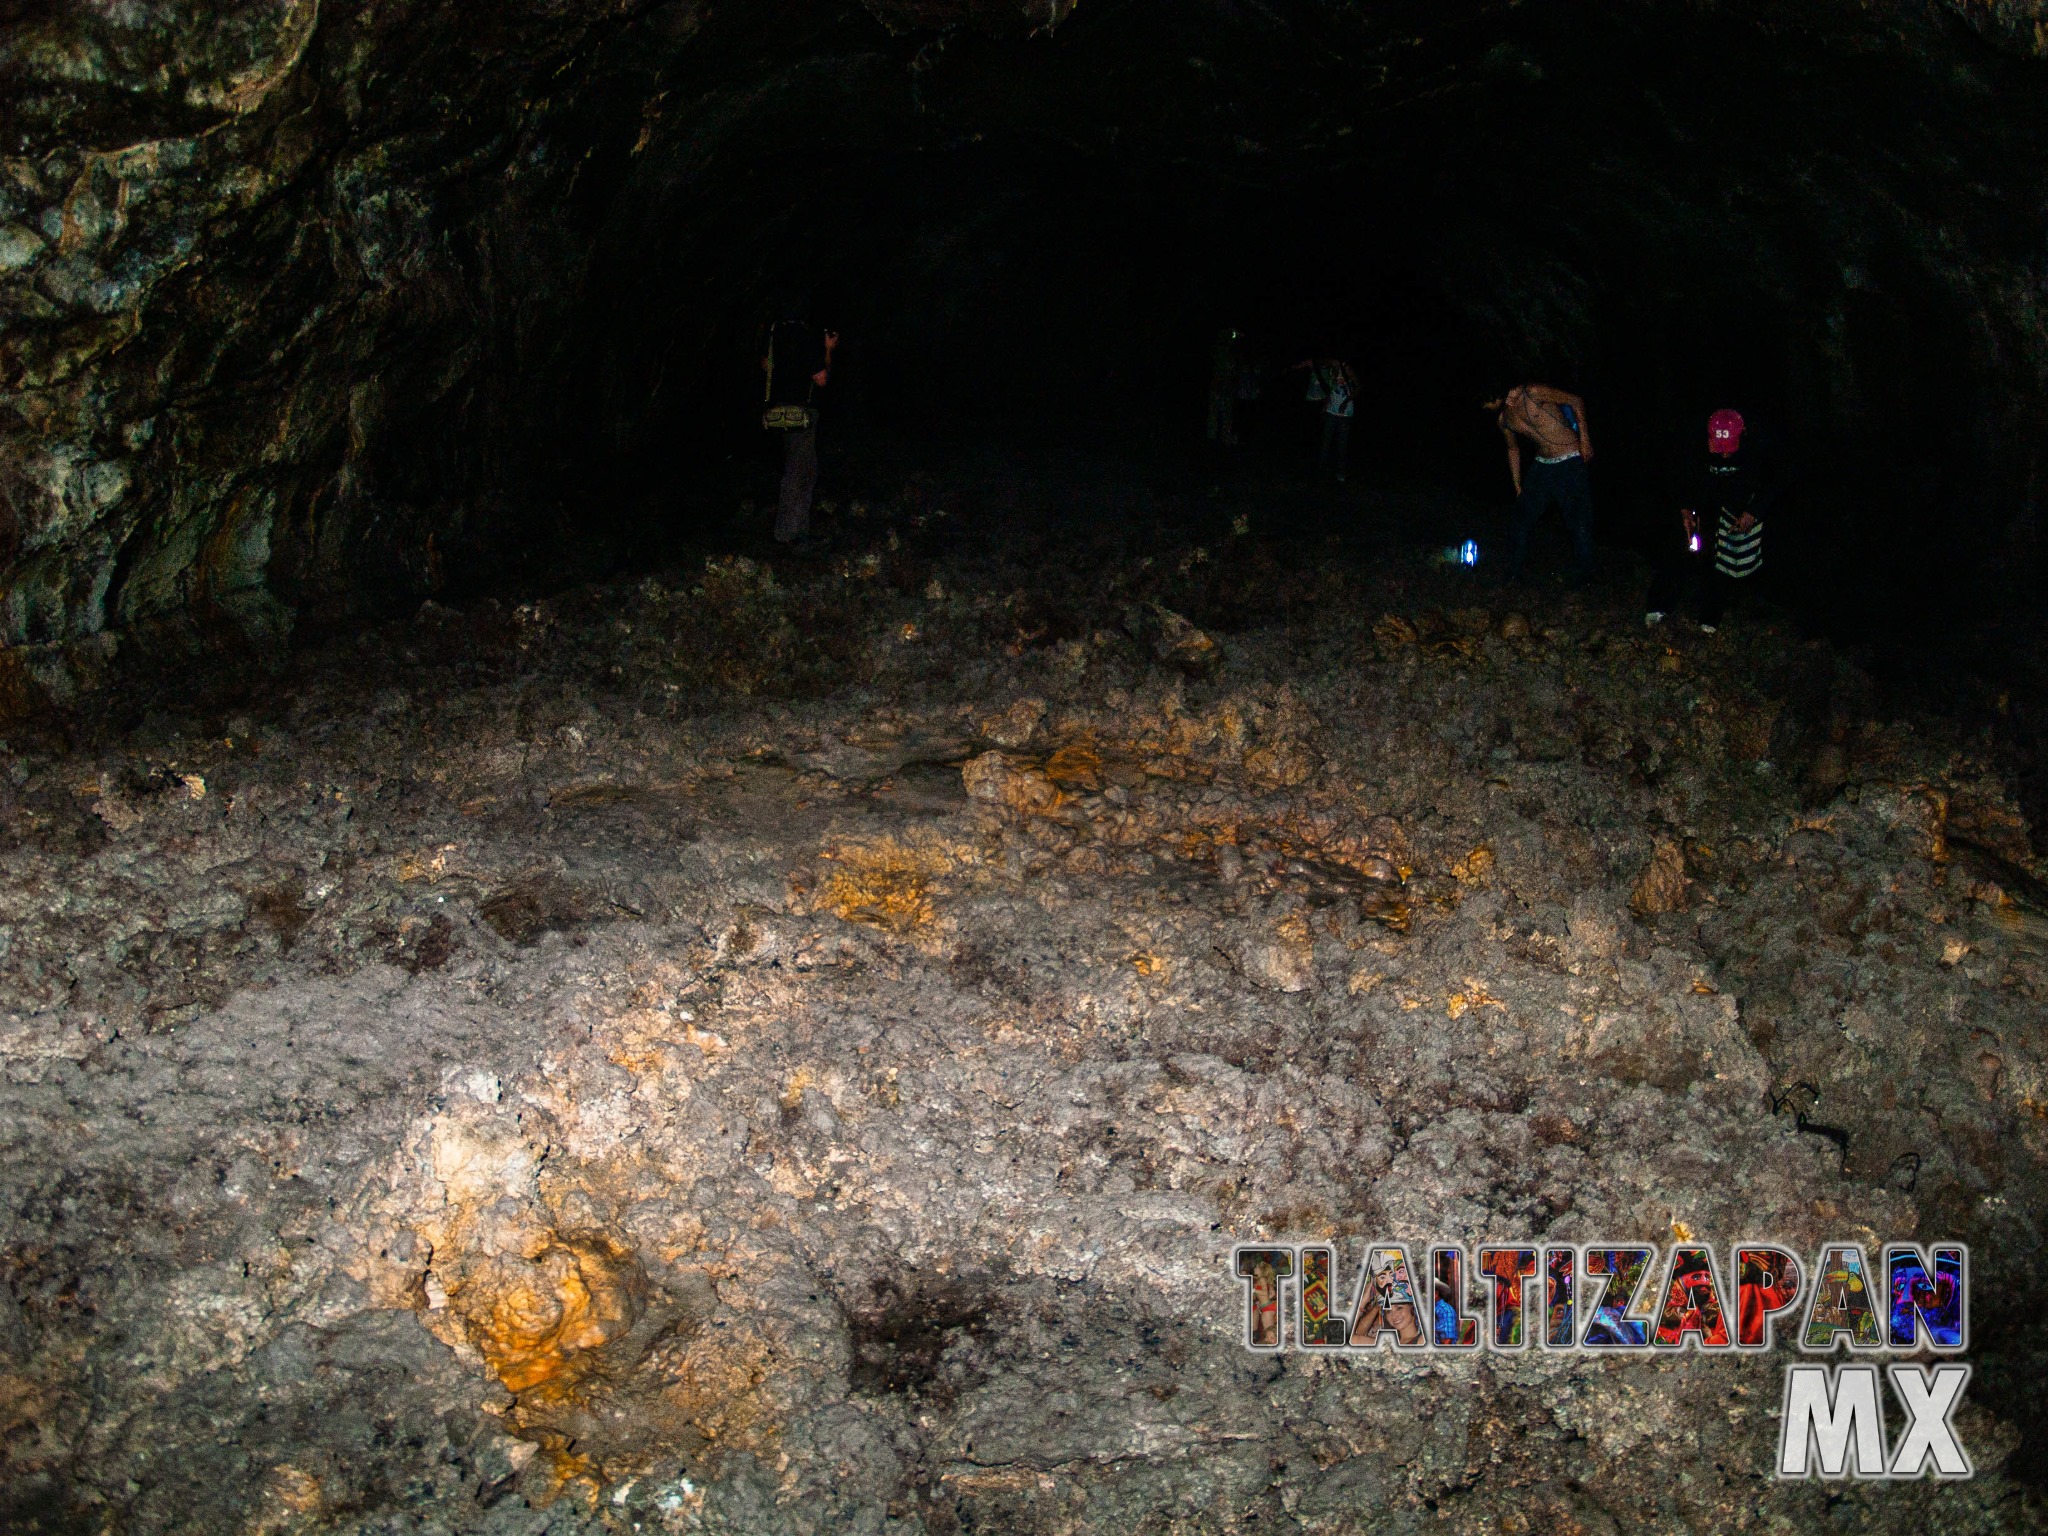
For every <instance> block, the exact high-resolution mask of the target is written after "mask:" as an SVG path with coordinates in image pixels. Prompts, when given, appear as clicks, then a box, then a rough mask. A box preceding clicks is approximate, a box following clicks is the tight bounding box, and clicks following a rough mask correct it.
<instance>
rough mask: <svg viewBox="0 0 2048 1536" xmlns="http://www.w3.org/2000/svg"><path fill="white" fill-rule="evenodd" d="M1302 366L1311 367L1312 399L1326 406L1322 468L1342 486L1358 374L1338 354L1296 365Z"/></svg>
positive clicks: (1348, 463)
mask: <svg viewBox="0 0 2048 1536" xmlns="http://www.w3.org/2000/svg"><path fill="white" fill-rule="evenodd" d="M1303 368H1306V369H1307V370H1308V399H1309V402H1310V403H1311V404H1320V405H1321V406H1322V408H1323V449H1322V454H1321V457H1320V463H1321V465H1322V470H1323V473H1324V474H1333V475H1334V476H1335V477H1336V480H1337V483H1338V484H1339V485H1342V484H1343V483H1344V476H1345V473H1346V471H1347V470H1348V469H1349V467H1350V461H1351V422H1352V419H1353V418H1354V417H1355V416H1356V415H1357V414H1358V398H1357V396H1358V375H1357V374H1355V373H1353V372H1352V371H1351V365H1350V364H1349V363H1347V362H1345V361H1344V360H1343V359H1342V358H1337V357H1325V358H1309V359H1307V360H1305V361H1303V362H1299V363H1296V364H1295V365H1294V369H1295V371H1298V370H1300V369H1303Z"/></svg>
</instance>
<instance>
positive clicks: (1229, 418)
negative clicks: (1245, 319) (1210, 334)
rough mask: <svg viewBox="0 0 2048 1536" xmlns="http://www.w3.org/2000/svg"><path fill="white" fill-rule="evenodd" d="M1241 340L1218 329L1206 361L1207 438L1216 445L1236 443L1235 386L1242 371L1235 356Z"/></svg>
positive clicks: (1242, 367)
mask: <svg viewBox="0 0 2048 1536" xmlns="http://www.w3.org/2000/svg"><path fill="white" fill-rule="evenodd" d="M1241 339H1242V338H1241V337H1240V336H1239V334H1238V333H1237V332H1236V331H1232V330H1222V331H1218V332H1217V333H1216V350H1215V352H1214V353H1213V354H1212V356H1211V360H1210V364H1209V441H1210V442H1212V443H1214V444H1216V445H1217V447H1219V448H1235V447H1236V446H1237V401H1238V389H1237V386H1238V377H1239V375H1240V374H1241V373H1242V372H1243V371H1244V359H1243V358H1241V357H1240V356H1239V355H1238V343H1239V341H1240V340H1241Z"/></svg>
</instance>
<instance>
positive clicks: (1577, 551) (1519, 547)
mask: <svg viewBox="0 0 2048 1536" xmlns="http://www.w3.org/2000/svg"><path fill="white" fill-rule="evenodd" d="M1486 408H1487V409H1488V410H1490V411H1495V412H1498V415H1497V416H1496V417H1495V419H1496V420H1497V421H1498V422H1499V424H1500V432H1501V436H1502V437H1504V438H1506V439H1507V445H1508V473H1509V474H1511V475H1513V476H1514V480H1515V515H1514V518H1513V520H1512V521H1511V522H1510V523H1509V524H1508V572H1507V574H1508V579H1509V580H1514V579H1515V578H1517V577H1519V576H1520V575H1521V574H1522V559H1523V557H1524V556H1525V555H1526V554H1527V553H1528V552H1529V530H1530V529H1532V528H1534V527H1535V526H1536V524H1537V522H1538V521H1539V520H1540V519H1541V518H1542V516H1543V514H1544V513H1545V512H1546V511H1548V510H1549V509H1550V508H1551V507H1552V506H1555V507H1556V508H1557V511H1558V515H1559V516H1560V517H1562V518H1563V519H1564V525H1565V527H1566V528H1567V529H1569V530H1570V531H1571V536H1572V550H1573V553H1574V557H1575V558H1574V564H1573V572H1572V578H1573V581H1574V582H1575V583H1579V582H1584V581H1585V580H1586V579H1587V578H1588V577H1589V576H1591V575H1592V574H1593V491H1592V486H1591V485H1590V484H1589V483H1588V480H1587V477H1586V465H1587V463H1588V461H1590V460H1591V459H1592V457H1593V437H1592V433H1591V431H1590V430H1589V429H1588V427H1587V425H1586V402H1585V401H1584V400H1582V399H1580V398H1579V397H1578V396H1577V395H1574V394H1571V393H1569V392H1567V391H1565V390H1562V389H1552V388H1551V387H1550V386H1549V385H1548V384H1519V385H1517V386H1516V387H1515V388H1513V389H1511V390H1509V391H1508V392H1507V395H1506V397H1505V398H1503V399H1500V400H1490V401H1488V402H1487V405H1486ZM1525 437H1526V438H1528V439H1529V441H1530V443H1531V444H1532V445H1533V446H1534V447H1535V449H1536V455H1535V457H1536V462H1535V463H1534V464H1532V465H1530V466H1529V469H1528V473H1527V474H1524V473H1523V471H1522V443H1521V439H1523V438H1525Z"/></svg>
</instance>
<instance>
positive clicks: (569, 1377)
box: [448, 1233, 646, 1393]
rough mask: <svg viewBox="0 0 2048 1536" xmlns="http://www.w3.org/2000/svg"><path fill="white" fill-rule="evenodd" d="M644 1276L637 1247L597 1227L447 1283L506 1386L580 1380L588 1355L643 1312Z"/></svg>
mask: <svg viewBox="0 0 2048 1536" xmlns="http://www.w3.org/2000/svg"><path fill="white" fill-rule="evenodd" d="M645 1288H646V1286H645V1281H644V1279H643V1278H642V1276H641V1274H640V1267H639V1265H638V1264H637V1263H636V1262H635V1261H634V1259H633V1257H632V1255H631V1254H630V1253H628V1252H627V1251H626V1250H624V1249H623V1248H620V1247H619V1246H618V1245H616V1244H615V1243H613V1242H612V1241H611V1240H610V1239H609V1238H606V1237H604V1236H603V1235H602V1234H598V1233H578V1234H574V1235H569V1236H559V1237H556V1238H555V1239H554V1240H553V1241H551V1242H549V1243H547V1245H546V1246H544V1247H543V1248H542V1249H541V1250H540V1251H539V1252H538V1253H536V1254H535V1255H534V1256H533V1257H532V1258H531V1259H528V1260H525V1261H517V1260H515V1261H511V1262H504V1261H500V1262H497V1263H493V1264H488V1265H482V1266H479V1267H477V1268H475V1269H473V1270H471V1271H470V1272H469V1273H467V1274H465V1275H463V1276H462V1277H461V1279H460V1281H459V1282H457V1283H456V1284H452V1285H450V1286H449V1287H448V1304H449V1306H450V1307H451V1308H452V1309H453V1310H454V1311H455V1312H456V1313H457V1314H458V1315H459V1316H460V1317H461V1318H462V1321H463V1324H464V1327H465V1329H466V1330H467V1332H468V1334H469V1338H470V1342H471V1343H473V1344H475V1345H476V1347H477V1349H478V1350H479V1351H481V1352H482V1354H483V1357H484V1359H485V1361H486V1362H488V1363H489V1365H490V1367H491V1370H492V1372H493V1374H495V1375H496V1376H497V1378H498V1380H499V1381H501V1382H503V1383H504V1385H505V1390H506V1391H508V1392H514V1393H524V1392H529V1391H532V1390H533V1389H535V1388H538V1387H543V1386H549V1387H554V1388H557V1389H561V1388H566V1387H569V1386H571V1385H573V1384H574V1382H575V1380H576V1378H577V1377H578V1376H580V1375H581V1373H582V1370H581V1368H582V1366H583V1364H585V1363H586V1362H585V1361H584V1360H582V1359H579V1357H586V1356H588V1355H589V1353H590V1352H591V1351H593V1350H597V1349H600V1348H602V1347H603V1346H604V1345H606V1344H608V1343H610V1342H611V1341H612V1340H613V1339H615V1338H617V1337H618V1336H619V1335H621V1334H623V1333H625V1332H626V1331H627V1330H628V1329H630V1328H631V1327H632V1326H633V1324H634V1323H635V1322H636V1321H638V1320H639V1316H640V1312H641V1309H642V1307H643V1306H644V1304H645Z"/></svg>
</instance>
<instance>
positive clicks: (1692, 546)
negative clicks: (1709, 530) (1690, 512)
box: [1685, 534, 1700, 554]
mask: <svg viewBox="0 0 2048 1536" xmlns="http://www.w3.org/2000/svg"><path fill="white" fill-rule="evenodd" d="M1685 547H1686V548H1687V549H1689V550H1691V551H1692V552H1693V553H1694V554H1698V553H1699V552H1700V536H1699V535H1698V534H1694V535H1693V536H1692V537H1691V538H1689V539H1687V540H1686V541H1685Z"/></svg>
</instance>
